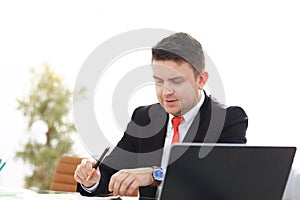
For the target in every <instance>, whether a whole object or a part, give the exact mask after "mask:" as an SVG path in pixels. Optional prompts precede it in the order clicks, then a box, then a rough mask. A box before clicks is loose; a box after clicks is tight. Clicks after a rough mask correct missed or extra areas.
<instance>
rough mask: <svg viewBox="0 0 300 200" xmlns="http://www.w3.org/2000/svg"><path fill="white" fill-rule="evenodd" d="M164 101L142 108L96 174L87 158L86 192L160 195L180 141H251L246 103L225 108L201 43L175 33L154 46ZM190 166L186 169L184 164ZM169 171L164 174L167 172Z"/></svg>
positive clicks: (80, 174) (82, 181) (80, 169)
mask: <svg viewBox="0 0 300 200" xmlns="http://www.w3.org/2000/svg"><path fill="white" fill-rule="evenodd" d="M152 65H153V78H154V81H155V83H156V95H157V98H158V101H159V104H153V105H150V106H144V107H139V108H137V109H136V110H135V111H134V113H133V115H132V118H131V121H130V123H129V124H128V126H127V129H126V131H125V132H124V135H123V137H122V139H121V140H120V141H119V143H118V144H117V146H116V148H115V149H114V150H113V151H112V153H111V154H110V155H109V156H107V157H106V158H105V160H104V162H103V163H102V165H101V166H100V170H99V169H98V170H97V171H96V173H95V174H94V175H93V176H92V177H91V178H90V179H89V180H88V181H87V180H86V178H87V176H88V175H90V174H91V171H92V166H93V165H94V164H95V162H96V161H95V160H93V159H83V160H82V162H81V164H79V165H78V166H77V169H76V171H75V174H74V178H75V180H76V181H77V182H78V183H79V184H78V191H79V192H80V193H81V194H82V195H87V196H92V195H97V194H107V193H110V192H112V193H113V194H114V195H121V196H122V195H136V194H137V191H138V190H139V195H140V196H143V197H154V196H155V194H156V189H157V185H159V183H160V182H161V181H162V178H163V177H157V176H156V172H157V171H159V170H160V171H159V172H162V171H163V170H162V169H161V168H160V167H158V166H162V167H163V168H166V164H167V154H168V149H169V147H170V145H171V144H172V143H175V142H210V143H216V142H218V143H246V137H245V135H246V130H247V126H248V118H247V115H246V114H245V112H244V111H243V109H242V108H240V107H225V106H224V105H221V104H219V103H218V102H217V101H216V100H214V99H213V98H212V97H210V96H208V95H207V94H206V93H205V91H204V90H203V88H204V86H205V84H206V82H207V79H208V73H207V72H206V71H205V58H204V54H203V50H202V47H201V44H200V43H199V42H198V41H197V40H195V39H194V38H192V37H191V36H190V35H188V34H186V33H175V34H173V35H171V36H169V37H167V38H165V39H163V40H162V41H160V42H159V43H158V44H157V45H156V46H155V47H153V48H152ZM183 170H184V169H183ZM162 175H163V174H162Z"/></svg>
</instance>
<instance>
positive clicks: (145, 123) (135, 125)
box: [77, 94, 248, 197]
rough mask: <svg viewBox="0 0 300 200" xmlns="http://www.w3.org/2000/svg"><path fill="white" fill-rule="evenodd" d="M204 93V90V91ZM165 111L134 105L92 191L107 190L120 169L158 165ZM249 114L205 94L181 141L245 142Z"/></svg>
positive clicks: (150, 193)
mask: <svg viewBox="0 0 300 200" xmlns="http://www.w3.org/2000/svg"><path fill="white" fill-rule="evenodd" d="M205 95H206V94H205ZM167 124H168V114H167V113H166V112H165V110H164V109H163V108H162V107H161V106H160V105H159V104H153V105H150V106H144V107H139V108H137V109H136V110H135V111H134V113H133V115H132V119H131V121H130V123H129V124H128V126H127V129H126V131H125V133H124V135H123V137H122V139H121V140H120V141H119V143H118V145H117V146H116V147H115V149H114V150H113V151H112V152H111V154H110V155H109V156H107V157H106V158H105V160H104V162H103V164H102V165H101V166H100V171H101V180H100V184H99V187H98V188H97V190H96V191H95V192H94V193H92V194H91V193H87V192H86V191H84V190H83V189H82V188H81V186H80V185H78V187H77V190H78V191H79V192H80V193H81V194H82V195H86V196H93V195H96V194H106V193H108V183H109V180H110V177H111V176H112V175H113V174H114V173H116V172H117V171H118V170H120V169H130V168H137V167H151V166H160V163H161V158H162V152H163V147H164V142H165V137H166V130H167ZM247 127H248V117H247V115H246V113H245V112H244V110H243V109H242V108H240V107H225V106H224V105H222V104H220V103H218V102H217V101H216V100H214V99H213V98H212V97H209V96H206V97H205V101H204V102H203V105H202V106H201V108H200V111H199V113H198V114H197V115H196V117H195V119H194V121H193V122H192V125H191V127H190V128H189V130H188V132H187V134H186V137H185V138H184V140H183V142H207V143H246V137H245V135H246V130H247ZM155 194H156V187H155V186H147V187H141V188H140V196H143V197H154V196H155Z"/></svg>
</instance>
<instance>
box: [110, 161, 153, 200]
mask: <svg viewBox="0 0 300 200" xmlns="http://www.w3.org/2000/svg"><path fill="white" fill-rule="evenodd" d="M152 173H153V168H152V167H145V168H136V169H122V170H120V171H118V172H117V173H115V174H114V175H113V176H112V177H111V179H110V182H109V185H108V189H109V191H111V192H113V194H114V195H120V196H137V195H138V189H139V187H141V186H148V185H151V184H153V182H154V180H153V177H152Z"/></svg>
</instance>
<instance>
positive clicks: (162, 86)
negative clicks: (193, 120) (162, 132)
mask: <svg viewBox="0 0 300 200" xmlns="http://www.w3.org/2000/svg"><path fill="white" fill-rule="evenodd" d="M207 76H208V75H207V73H206V72H203V73H201V74H199V75H198V76H197V77H195V73H194V70H193V68H192V66H191V65H190V64H189V63H187V62H182V63H176V62H175V61H172V60H164V61H156V60H153V77H154V81H155V83H156V95H157V98H158V101H159V103H160V104H161V106H162V107H163V108H164V109H165V110H166V112H167V113H170V114H172V115H174V116H182V115H184V114H185V113H186V112H188V111H189V110H190V109H191V108H193V107H194V106H195V105H196V104H197V103H198V102H199V100H200V98H201V97H200V93H199V90H202V89H203V87H204V85H205V83H206V80H207Z"/></svg>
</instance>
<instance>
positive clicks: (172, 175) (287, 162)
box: [160, 143, 296, 200]
mask: <svg viewBox="0 0 300 200" xmlns="http://www.w3.org/2000/svg"><path fill="white" fill-rule="evenodd" d="M295 151H296V148H295V147H270V146H245V145H219V144H217V145H216V144H184V143H183V144H178V145H175V146H173V147H172V149H171V153H170V157H169V165H168V167H167V172H166V176H165V180H164V182H163V187H162V191H161V195H160V200H170V199H172V200H177V199H178V200H179V199H180V200H182V199H188V200H193V199H195V200H196V199H197V200H199V199H200V200H201V199H203V200H209V199H212V200H216V199H218V200H219V199H220V200H222V199H224V200H225V199H226V200H241V199H242V200H253V199H255V200H260V199H261V200H276V199H281V198H282V195H283V192H284V189H285V185H286V182H287V179H288V176H289V172H290V169H291V165H292V163H293V158H294V155H295Z"/></svg>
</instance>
